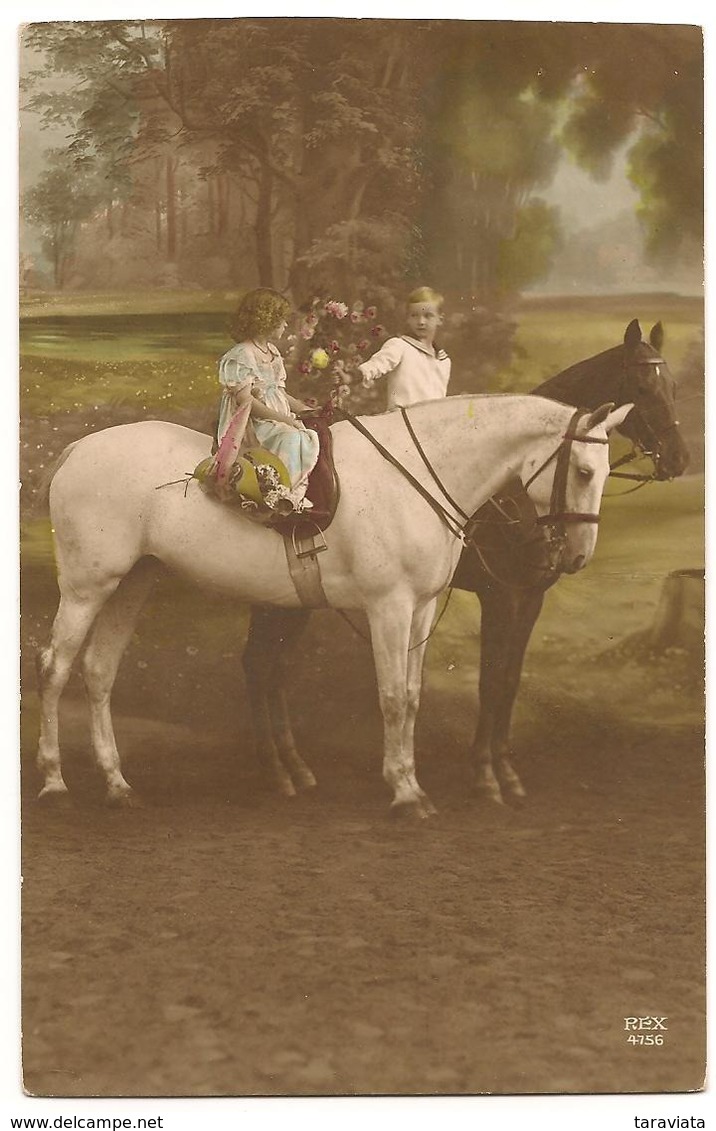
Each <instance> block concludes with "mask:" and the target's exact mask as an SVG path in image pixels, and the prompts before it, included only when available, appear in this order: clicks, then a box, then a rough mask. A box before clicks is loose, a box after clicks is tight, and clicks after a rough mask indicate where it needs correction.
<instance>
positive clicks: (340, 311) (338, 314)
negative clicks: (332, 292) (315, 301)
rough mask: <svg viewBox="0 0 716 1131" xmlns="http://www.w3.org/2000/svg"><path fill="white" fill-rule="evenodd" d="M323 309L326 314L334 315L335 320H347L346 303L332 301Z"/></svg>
mask: <svg viewBox="0 0 716 1131" xmlns="http://www.w3.org/2000/svg"><path fill="white" fill-rule="evenodd" d="M323 309H324V310H325V312H326V314H332V315H333V317H334V318H345V316H346V314H347V313H348V307H347V306H346V304H345V303H344V302H336V300H335V299H331V300H330V301H329V302H327V303H326V305H325V306H324V308H323Z"/></svg>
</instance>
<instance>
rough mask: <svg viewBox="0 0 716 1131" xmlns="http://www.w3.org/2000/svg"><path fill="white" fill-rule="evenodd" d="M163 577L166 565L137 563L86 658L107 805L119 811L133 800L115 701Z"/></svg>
mask: <svg viewBox="0 0 716 1131" xmlns="http://www.w3.org/2000/svg"><path fill="white" fill-rule="evenodd" d="M161 571H162V566H161V564H160V563H159V562H158V561H157V560H156V559H154V558H142V559H140V561H138V562H137V564H136V565H135V566H134V568H133V569H132V570H131V572H130V573H128V574H127V576H126V577H125V578H123V580H122V582H121V584H120V585H119V586H118V588H117V589H116V591H115V592H114V593H113V594H112V596H111V597H110V598H109V600H108V601H107V603H106V604H105V605H104V607H103V608H102V610H101V612H100V613H99V615H98V616H97V618H96V620H95V622H94V624H93V626H92V632H91V634H90V638H89V641H88V643H87V647H86V649H85V652H84V655H83V657H82V676H83V678H84V682H85V688H86V690H87V700H88V703H89V713H90V729H91V734H92V746H93V749H94V756H95V761H96V763H97V767H98V769H99V770H100V772H101V773H102V775H103V776H104V779H105V782H106V785H107V801H108V802H109V803H110V804H114V805H129V804H132V797H133V794H132V789H131V786H130V785H129V783H128V782H127V781H126V780H125V778H124V776H123V774H122V769H121V765H120V759H119V753H118V751H117V745H116V742H115V738H114V728H113V726H112V714H111V710H110V697H111V694H112V688H113V686H114V681H115V678H116V675H117V669H118V667H119V663H120V660H121V659H122V656H123V654H124V650H125V648H126V647H127V644H128V643H129V640H130V638H131V636H132V633H133V631H134V626H135V624H136V621H137V617H138V616H139V613H140V611H141V609H142V606H143V605H144V603H145V601H146V599H147V597H148V596H149V592H150V590H151V588H152V586H153V584H154V582H155V580H156V578H157V576H158V575H159V573H161Z"/></svg>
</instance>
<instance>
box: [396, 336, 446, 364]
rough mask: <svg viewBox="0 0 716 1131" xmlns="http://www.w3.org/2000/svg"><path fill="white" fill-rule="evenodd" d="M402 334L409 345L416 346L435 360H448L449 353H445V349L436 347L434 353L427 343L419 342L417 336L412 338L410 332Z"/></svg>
mask: <svg viewBox="0 0 716 1131" xmlns="http://www.w3.org/2000/svg"><path fill="white" fill-rule="evenodd" d="M400 336H401V338H402V340H403V341H404V342H407V343H408V345H409V346H414V347H415V349H416V350H420V352H421V353H424V354H425V355H426V356H427V357H429V358H432V360H433V361H447V357H448V355H447V354H446V353H445V350H443V349H439V348H437V347H434V348H435V352H434V353H433V351H432V350H429V349H428V347H427V346H426V345H423V343H422V342H419V341H418V339H417V338H411V337H409V335H408V334H401V335H400Z"/></svg>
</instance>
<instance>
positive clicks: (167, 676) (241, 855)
mask: <svg viewBox="0 0 716 1131" xmlns="http://www.w3.org/2000/svg"><path fill="white" fill-rule="evenodd" d="M167 600H170V597H169V598H167ZM53 602H54V592H53V591H52V586H49V587H48V585H47V584H46V579H45V581H44V582H43V581H41V579H40V580H38V578H36V577H35V576H34V575H30V576H29V578H28V579H27V580H26V583H25V592H24V603H25V608H26V611H27V615H26V617H25V618H24V633H25V637H26V642H27V645H28V647H27V665H28V672H27V674H26V681H25V685H24V701H25V723H24V736H23V756H24V770H25V776H24V784H25V788H24V816H23V856H24V865H23V871H24V888H23V919H24V929H23V948H24V953H23V988H24V992H23V997H24V1004H23V1024H24V1072H25V1084H26V1088H27V1089H28V1090H29V1091H30V1092H31V1093H35V1094H40V1095H72V1096H87V1095H98V1096H108V1095H117V1096H136V1095H155V1096H171V1095H193V1096H201V1095H242V1094H265V1095H283V1094H298V1095H304V1094H306V1095H308V1094H310V1095H324V1094H353V1093H358V1094H365V1093H379V1094H380V1093H443V1094H445V1093H448V1094H449V1093H484V1092H495V1093H530V1092H590V1091H593V1092H612V1091H628V1092H632V1091H634V1092H638V1091H647V1092H650V1091H669V1090H672V1091H685V1090H687V1089H696V1088H699V1087H700V1086H701V1084H702V1078H703V1071H704V1068H703V1065H704V1022H703V1018H704V1008H705V1005H704V968H703V956H704V938H703V935H704V916H703V894H704V879H703V857H704V846H703V829H704V819H703V804H704V802H703V739H702V735H701V733H700V728H699V727H698V726H697V725H694V724H691V723H688V722H684V721H683V720H681V721H679V720H677V721H673V720H672V721H670V722H667V723H664V722H663V721H659V714H658V711H655V712H654V713H653V716H652V717H653V721H652V722H651V723H649V722H645V721H643V720H640V721H638V722H635V721H633V720H632V721H630V719H629V717H628V716H626V715H625V714H624V713H623V712H620V711H619V710H618V709H616V708H617V707H618V705H619V699H620V696H622V697H623V696H624V695H626V694H629V695H633V694H635V688H636V693H639V692H640V690H641V694H642V695H643V696H644V697H645V698H647V699H648V696H649V695H652V696H654V697H655V701H656V700H658V688H657V689H656V691H655V690H654V683H653V678H652V674H651V673H649V672H646V673H644V672H641V671H640V670H637V669H636V667H635V666H634V665H633V664H632V665H631V667H630V669H629V671H627V670H626V669H625V668H624V667H623V666H621V667H620V663H621V661H619V659H618V658H614V659H613V660H612V661H611V667H610V666H609V664H608V663H606V662H605V663H602V664H599V665H594V666H593V667H592V669H591V671H592V673H596V672H597V670H598V672H599V675H600V677H601V680H602V683H601V684H599V683H598V682H597V683H596V684H595V683H594V679H595V678H596V676H595V675H594V674H593V675H592V676H590V675H589V674H588V673H585V674H584V676H583V678H581V680H580V681H579V684H578V691H574V690H572V689H570V685H569V683H568V681H567V679H566V678H563V676H564V672H562V674H561V675H560V669H559V666H558V665H557V666H553V667H552V668H550V669H549V670H547V669H545V671H544V672H541V671H540V670H539V669H538V668H536V667H535V668H534V669H533V670H530V672H529V674H528V678H527V679H526V681H525V684H524V687H523V691H522V696H521V699H520V704H519V709H518V712H517V720H516V726H515V746H516V750H517V752H518V759H517V760H518V764H519V768H520V770H521V773H522V776H523V780H524V782H525V784H526V786H527V789H528V791H529V795H530V797H529V804H528V805H527V806H526V807H525V808H524V809H522V810H520V811H516V810H513V809H509V808H498V807H490V806H487V805H485V804H478V803H477V802H476V801H475V799H474V798H472V797H471V796H470V794H469V791H468V788H467V781H468V778H467V749H468V745H469V741H470V737H471V732H472V727H473V716H474V711H475V708H476V700H477V690H476V687H475V686H474V682H473V683H472V684H471V685H470V686H469V687H468V686H466V685H465V683H464V681H463V682H462V683H460V682H458V683H456V684H455V687H454V689H453V690H451V689H450V687H449V686H447V687H446V686H445V685H444V684H441V685H440V686H438V685H437V684H435V682H434V681H432V680H431V679H428V682H427V686H426V687H425V690H424V696H423V705H422V709H421V715H420V719H419V726H418V739H417V741H418V766H419V775H420V780H421V782H422V784H423V786H424V787H425V788H426V789H427V790H428V791H429V793H430V795H431V797H432V799H433V801H434V802H435V803H436V805H437V806H438V809H439V813H438V815H437V817H435V818H434V819H433V820H431V821H425V822H421V823H419V824H416V825H413V824H411V823H403V822H400V821H394V820H392V819H391V818H390V817H389V815H388V801H389V796H388V794H387V791H386V789H385V787H384V786H383V783H382V780H381V776H380V721H379V713H378V708H377V699H376V694H375V686H374V679H373V676H372V672H371V666H370V660H369V656H368V654H367V651H366V649H365V646H364V645H363V644H362V643H361V642H360V641H357V639H356V638H355V637H354V636H353V635H352V634H351V632H350V630H349V629H348V628H347V626H345V625H344V624H343V622H341V621H339V620H338V618H337V617H336V616H335V614H332V613H325V614H320V615H317V616H315V617H314V618H313V622H312V624H311V627H310V629H309V633H308V634H307V637H306V640H305V641H304V642H303V643H302V644H301V648H300V654H299V659H298V662H297V668H296V673H297V674H296V682H295V688H294V691H293V696H292V702H293V708H294V716H295V730H296V734H297V738H298V740H299V744H300V748H301V750H302V752H303V753H304V755H305V756H306V758H307V760H308V761H309V763H310V764H311V765H312V767H313V768H314V770H315V772H316V774H317V776H318V778H319V787H318V789H317V790H316V791H315V793H314V794H313V795H311V796H307V795H304V796H301V797H299V798H296V799H292V800H286V799H275V798H273V797H271V796H269V795H268V794H267V793H266V792H265V791H264V790H263V789H262V786H261V782H260V780H259V777H258V775H257V772H256V770H255V768H254V766H253V762H252V739H251V733H250V727H249V724H248V719H247V713H246V702H245V692H244V686H243V678H242V674H241V669H240V664H239V660H238V656H239V654H240V644H241V630H240V629H237V630H236V648H235V650H234V649H231V650H230V651H229V652H223V653H222V652H221V651H220V650H218V651H217V652H216V653H215V654H214V655H213V656H212V658H211V660H208V661H207V660H203V659H202V656H201V655H197V654H196V653H197V649H196V648H194V647H193V646H188V647H186V648H185V647H184V644H183V643H181V642H179V643H177V639H176V638H172V639H169V637H167V641H166V642H165V644H164V645H162V646H161V647H160V646H156V645H155V650H154V651H152V649H151V648H150V646H149V644H148V643H147V641H148V639H149V637H150V635H151V633H150V631H149V630H147V633H146V634H145V635H144V636H142V637H140V638H138V639H136V640H135V641H134V642H133V644H132V646H131V648H130V650H129V652H128V655H127V658H126V661H125V664H124V666H123V668H122V672H121V674H120V679H119V681H118V686H117V692H116V697H115V720H116V729H117V734H118V741H119V744H120V749H121V750H122V752H123V758H124V763H125V767H126V773H127V776H128V778H129V780H130V781H131V782H132V783H133V784H134V785H135V787H136V789H137V790H138V792H139V793H140V795H141V796H142V798H143V799H144V800H145V802H146V807H145V808H141V809H136V810H132V811H121V812H115V811H109V810H107V809H105V808H104V807H102V805H101V804H100V797H99V793H98V788H97V781H96V778H95V777H94V774H93V771H92V769H91V767H90V758H89V753H88V742H87V739H88V735H87V723H86V714H85V711H84V705H83V702H82V698H81V688H80V686H79V683H78V681H75V680H73V682H72V684H71V686H70V688H69V690H68V695H67V701H66V707H65V711H64V716H63V728H62V737H63V748H64V753H65V757H66V763H67V779H68V784H69V785H70V787H71V789H72V791H73V795H74V797H75V805H74V808H72V809H69V810H63V811H56V810H50V809H46V808H43V807H42V806H40V805H38V804H37V802H36V801H35V800H34V797H35V793H36V788H37V780H36V777H35V773H34V770H33V768H32V758H33V754H34V745H35V741H36V706H35V696H34V684H33V675H32V669H31V660H32V646H33V644H34V639H35V635H37V636H43V635H44V634H45V632H46V629H47V625H48V619H47V618H48V616H49V614H50V612H51V611H52V610H53ZM161 613H162V610H161V609H160V608H157V609H155V611H154V613H150V614H149V618H150V619H149V628H150V629H151V623H152V617H154V618H155V621H156V624H157V626H158V625H160V622H161V615H160V614H161ZM185 616H186V622H187V625H190V623H191V622H192V618H193V617H195V616H196V610H194V611H192V610H191V609H188V610H187V611H186V613H185ZM667 669H668V665H667ZM665 678H666V679H667V680H668V679H669V673H668V670H667V672H666V677H665ZM590 680H591V681H592V686H598V687H601V688H611V694H606V692H604V693H603V692H601V691H600V692H599V694H597V695H596V696H595V695H594V693H592V697H591V698H589V697H588V696H587V688H588V687H589V685H590ZM635 680H636V681H637V682H636V683H635ZM639 680H640V681H641V684H639V683H638V681H639ZM650 681H651V682H650ZM610 700H611V702H610ZM650 1015H655V1016H659V1017H667V1018H668V1022H667V1023H666V1024H667V1026H668V1029H667V1032H666V1033H665V1034H664V1043H663V1045H661V1046H652V1047H644V1046H638V1045H637V1046H635V1045H630V1044H628V1043H627V1041H626V1037H627V1033H626V1032H625V1030H624V1018H625V1017H626V1016H650Z"/></svg>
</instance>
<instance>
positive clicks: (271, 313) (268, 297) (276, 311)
mask: <svg viewBox="0 0 716 1131" xmlns="http://www.w3.org/2000/svg"><path fill="white" fill-rule="evenodd" d="M290 312H291V303H290V302H289V301H288V299H287V298H284V296H283V295H282V294H279V292H278V291H272V290H271V288H270V287H258V288H257V289H256V290H255V291H248V292H247V293H246V294H245V295H244V297H243V298H242V300H241V302H240V303H239V305H238V308H237V309H236V311H235V312H234V314H232V316H231V319H230V321H229V332H230V334H231V336H232V338H233V339H234V341H235V342H245V341H247V340H248V339H250V338H256V337H259V336H260V337H264V336H265V335H266V334H270V333H271V331H272V330H275V329H276V327H277V326H278V324H279V322H282V321H283V320H284V319H285V318H287V317H288V315H289V314H290Z"/></svg>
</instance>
